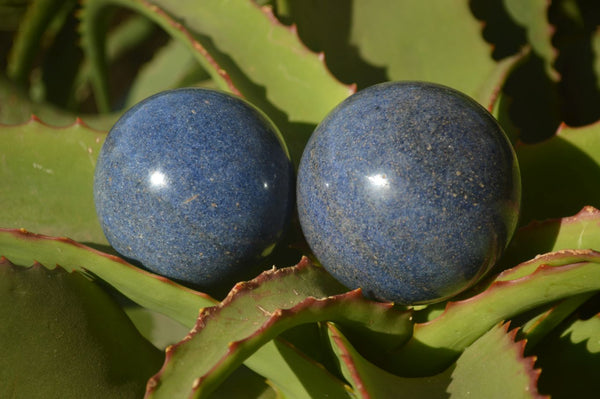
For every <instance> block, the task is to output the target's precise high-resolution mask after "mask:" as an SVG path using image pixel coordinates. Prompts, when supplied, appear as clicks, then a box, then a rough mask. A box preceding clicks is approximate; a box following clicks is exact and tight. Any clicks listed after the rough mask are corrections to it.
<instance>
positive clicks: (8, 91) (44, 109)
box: [0, 74, 118, 131]
mask: <svg viewBox="0 0 600 399" xmlns="http://www.w3.org/2000/svg"><path fill="white" fill-rule="evenodd" d="M32 115H35V116H36V118H37V119H39V120H42V121H44V122H45V123H49V124H51V125H53V126H70V125H72V124H73V123H76V122H77V121H78V120H83V121H85V124H86V125H88V126H90V127H92V128H94V129H98V130H104V131H108V129H110V127H111V126H112V125H113V124H114V123H115V121H116V120H117V118H118V115H116V114H102V115H98V114H85V115H84V114H81V115H80V117H77V116H76V115H75V114H73V113H72V112H70V111H66V110H64V109H62V108H59V107H57V106H55V105H52V104H49V103H47V102H36V101H33V100H31V99H30V98H29V97H28V95H27V94H26V93H25V92H24V91H23V90H22V89H21V88H19V87H18V86H17V85H16V84H15V83H14V82H11V81H9V80H8V79H7V78H6V77H5V76H2V74H0V125H18V124H26V123H27V122H28V121H30V120H31V119H32Z"/></svg>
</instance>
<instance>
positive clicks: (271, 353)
mask: <svg viewBox="0 0 600 399" xmlns="http://www.w3.org/2000/svg"><path fill="white" fill-rule="evenodd" d="M315 344H316V343H315V342H314V341H313V345H315ZM257 354H260V357H258V356H256V355H254V356H251V357H249V358H248V359H247V360H246V361H245V362H244V364H245V365H246V366H248V367H249V368H251V369H252V370H253V371H255V372H257V373H258V374H261V375H265V376H268V377H269V384H270V385H272V386H274V387H275V388H277V391H278V392H280V393H281V394H282V395H284V397H286V398H288V397H289V398H298V399H299V398H306V399H310V398H315V397H319V396H324V395H329V396H327V397H330V398H344V399H348V398H352V397H353V396H352V394H351V389H350V387H349V386H347V385H345V383H344V382H343V381H340V379H339V378H338V377H336V376H334V375H332V374H331V373H330V372H329V371H327V369H325V368H324V366H323V365H322V364H320V363H317V362H315V361H314V360H312V359H311V358H310V357H308V356H306V354H305V353H303V352H301V351H300V350H299V349H298V348H296V347H295V346H294V345H292V344H291V343H289V342H288V341H286V340H285V339H275V340H273V341H271V342H269V344H267V345H263V346H262V347H261V348H260V349H259V352H257ZM277 358H282V359H284V360H285V361H284V362H282V363H280V364H279V365H278V367H273V366H272V363H271V362H266V361H263V360H262V359H277ZM226 384H227V381H225V382H224V383H222V384H221V385H220V386H219V388H218V389H221V387H223V386H224V385H226ZM213 396H214V394H213Z"/></svg>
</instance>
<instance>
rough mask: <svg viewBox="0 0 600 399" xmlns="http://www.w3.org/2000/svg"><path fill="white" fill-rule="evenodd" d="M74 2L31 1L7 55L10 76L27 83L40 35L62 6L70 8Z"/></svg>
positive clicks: (57, 0) (21, 82) (71, 0)
mask: <svg viewBox="0 0 600 399" xmlns="http://www.w3.org/2000/svg"><path fill="white" fill-rule="evenodd" d="M75 4H76V2H75V1H74V0H68V1H65V0H37V1H34V2H31V4H30V5H29V7H28V8H27V11H26V13H25V15H24V16H23V18H22V20H21V23H20V24H19V30H18V34H17V36H16V37H15V40H14V42H13V46H12V48H11V53H10V55H9V62H8V65H7V68H6V69H7V74H8V76H9V77H10V78H12V79H14V80H15V81H17V82H18V83H20V84H22V85H25V84H26V83H27V80H28V78H29V73H30V72H31V67H32V63H33V60H34V59H35V57H36V55H37V52H38V50H39V46H40V44H41V42H42V41H41V38H42V35H43V34H44V32H45V31H46V29H47V28H48V26H49V25H50V23H51V22H52V19H53V18H54V17H55V16H56V15H57V14H59V13H60V12H61V10H62V9H63V7H68V8H69V9H72V8H73V7H74V6H75Z"/></svg>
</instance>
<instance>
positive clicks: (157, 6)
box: [82, 0, 353, 160]
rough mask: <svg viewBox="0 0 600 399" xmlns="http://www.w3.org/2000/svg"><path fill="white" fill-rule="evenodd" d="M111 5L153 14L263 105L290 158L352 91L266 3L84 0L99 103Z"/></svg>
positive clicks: (227, 85) (218, 77)
mask: <svg viewBox="0 0 600 399" xmlns="http://www.w3.org/2000/svg"><path fill="white" fill-rule="evenodd" d="M114 6H122V7H128V8H131V9H133V10H135V11H137V12H139V13H142V14H143V15H145V16H146V17H148V18H150V19H152V20H153V21H154V22H156V23H157V24H158V25H159V26H161V27H162V28H163V29H164V30H165V31H166V32H167V33H169V34H170V35H171V36H172V37H173V38H175V39H176V40H179V41H181V42H182V43H184V44H185V45H186V46H187V47H188V49H189V50H190V51H191V53H192V54H193V55H194V56H195V57H196V59H197V60H198V62H199V63H200V64H201V65H202V67H203V68H204V69H205V70H206V71H207V72H208V73H209V74H210V75H211V77H212V79H213V80H214V81H215V83H216V85H217V87H220V88H221V89H223V90H227V91H231V92H234V93H238V94H241V95H242V96H243V97H245V98H246V99H248V100H249V101H251V102H252V103H254V104H255V105H256V106H258V107H259V108H261V109H262V110H263V111H264V112H265V113H266V114H267V115H269V117H270V118H271V119H273V121H274V122H275V123H276V124H277V125H278V126H279V128H280V129H281V130H282V133H283V134H284V136H285V138H286V142H287V143H288V146H289V148H290V151H291V152H292V157H293V158H294V159H295V160H299V156H300V154H301V151H302V148H303V147H304V143H305V142H306V140H307V139H308V137H309V136H310V133H312V129H313V128H314V126H315V125H316V124H317V123H318V122H320V121H321V120H322V119H323V117H324V116H325V115H326V114H327V112H329V111H330V110H331V109H332V108H333V107H334V106H336V105H337V104H338V103H339V102H340V101H342V100H343V99H344V98H346V97H347V96H348V95H349V94H351V93H352V92H353V88H351V87H348V86H346V85H343V84H341V83H340V82H338V81H337V80H336V79H335V78H334V77H333V75H331V74H330V73H329V71H328V70H327V68H326V67H325V65H324V63H323V60H322V57H320V56H319V55H318V54H315V53H312V52H311V51H309V50H308V49H307V48H306V47H305V46H304V45H303V44H302V43H301V42H300V41H299V40H298V37H297V35H296V33H295V32H294V31H293V30H290V29H288V28H287V27H285V26H283V25H281V24H280V23H279V22H278V21H277V19H276V18H274V17H273V15H272V13H271V12H270V9H268V8H261V7H259V6H258V5H257V4H256V3H254V2H252V1H250V0H234V1H230V2H227V3H223V2H221V1H216V0H210V1H203V2H201V3H197V2H192V1H172V0H159V1H154V2H153V3H149V2H146V1H143V0H87V1H86V2H85V3H84V12H83V14H82V27H83V31H82V33H83V41H84V44H85V49H86V52H87V54H88V56H89V58H90V60H91V61H92V63H93V67H94V71H95V72H94V82H95V86H96V88H97V90H96V92H97V97H98V98H99V101H100V105H103V108H104V109H105V110H106V109H108V103H109V101H108V93H107V81H108V77H107V65H106V58H105V54H104V49H103V48H104V43H103V39H102V38H103V34H104V33H105V26H104V24H105V23H106V17H107V14H106V13H107V11H108V10H109V9H110V8H111V7H114Z"/></svg>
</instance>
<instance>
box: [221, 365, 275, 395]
mask: <svg viewBox="0 0 600 399" xmlns="http://www.w3.org/2000/svg"><path fill="white" fill-rule="evenodd" d="M223 398H234V399H285V398H286V397H284V396H283V395H282V394H281V393H280V392H279V391H277V388H275V387H273V385H272V384H271V382H270V381H265V379H264V377H261V376H260V375H258V374H256V373H254V372H252V371H251V370H249V369H248V368H246V367H240V368H238V369H237V370H235V371H234V372H233V374H232V375H230V376H229V378H228V379H227V381H225V383H224V384H221V386H219V388H217V390H216V391H215V392H213V394H212V395H211V396H210V399H223Z"/></svg>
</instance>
